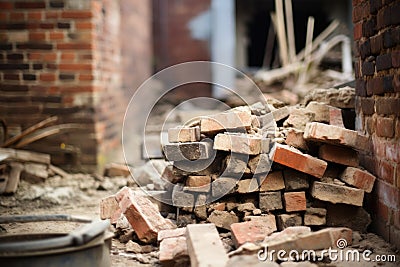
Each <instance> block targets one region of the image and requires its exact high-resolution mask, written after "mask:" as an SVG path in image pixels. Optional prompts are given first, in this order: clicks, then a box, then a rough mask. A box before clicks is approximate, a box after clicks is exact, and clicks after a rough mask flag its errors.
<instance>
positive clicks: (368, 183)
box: [340, 167, 375, 193]
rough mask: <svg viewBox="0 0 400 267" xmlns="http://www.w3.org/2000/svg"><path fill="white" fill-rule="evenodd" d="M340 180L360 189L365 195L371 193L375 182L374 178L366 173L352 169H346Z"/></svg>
mask: <svg viewBox="0 0 400 267" xmlns="http://www.w3.org/2000/svg"><path fill="white" fill-rule="evenodd" d="M340 179H341V180H342V181H343V182H345V183H347V184H349V185H352V186H355V187H357V188H360V189H362V190H364V191H365V192H367V193H371V192H372V188H373V187H374V182H375V176H373V175H372V174H370V173H369V172H367V171H363V170H360V169H358V168H353V167H347V168H346V169H345V170H344V172H343V173H342V174H341V176H340Z"/></svg>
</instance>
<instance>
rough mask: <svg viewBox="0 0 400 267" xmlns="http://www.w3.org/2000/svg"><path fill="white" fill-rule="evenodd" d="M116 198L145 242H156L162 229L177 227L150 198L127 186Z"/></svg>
mask: <svg viewBox="0 0 400 267" xmlns="http://www.w3.org/2000/svg"><path fill="white" fill-rule="evenodd" d="M116 199H117V201H118V203H119V207H120V209H121V210H122V213H123V214H124V215H125V217H126V219H127V220H128V222H129V223H130V225H131V226H132V228H133V230H135V233H136V234H137V236H138V237H139V239H140V240H141V241H143V242H146V243H152V242H155V241H156V240H157V234H158V232H159V231H160V230H164V229H173V228H175V226H174V225H173V224H172V223H171V222H170V221H168V220H166V219H164V218H163V217H162V216H161V214H160V213H159V212H158V210H157V209H156V206H155V205H154V204H153V203H152V202H151V201H150V200H149V199H147V198H146V197H145V196H140V195H136V194H134V193H133V192H132V190H130V189H129V188H127V187H125V188H123V189H121V190H120V191H119V192H118V193H117V195H116Z"/></svg>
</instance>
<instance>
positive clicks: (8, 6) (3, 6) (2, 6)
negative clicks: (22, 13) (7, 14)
mask: <svg viewBox="0 0 400 267" xmlns="http://www.w3.org/2000/svg"><path fill="white" fill-rule="evenodd" d="M13 7H14V4H13V2H0V9H2V10H4V9H12V8H13Z"/></svg>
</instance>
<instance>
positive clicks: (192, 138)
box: [168, 127, 200, 143]
mask: <svg viewBox="0 0 400 267" xmlns="http://www.w3.org/2000/svg"><path fill="white" fill-rule="evenodd" d="M168 141H169V142H171V143H179V142H196V141H200V128H199V127H174V128H170V129H168Z"/></svg>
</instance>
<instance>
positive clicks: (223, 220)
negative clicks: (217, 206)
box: [208, 210, 239, 230]
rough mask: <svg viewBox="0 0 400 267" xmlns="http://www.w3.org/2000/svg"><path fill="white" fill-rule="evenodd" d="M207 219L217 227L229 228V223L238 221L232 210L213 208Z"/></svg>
mask: <svg viewBox="0 0 400 267" xmlns="http://www.w3.org/2000/svg"><path fill="white" fill-rule="evenodd" d="M208 221H209V222H210V223H213V224H215V225H216V226H217V227H219V228H224V229H226V230H231V225H232V224H233V223H237V222H239V218H238V216H236V214H235V213H234V212H228V211H220V210H214V211H213V212H211V214H210V216H209V217H208Z"/></svg>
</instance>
